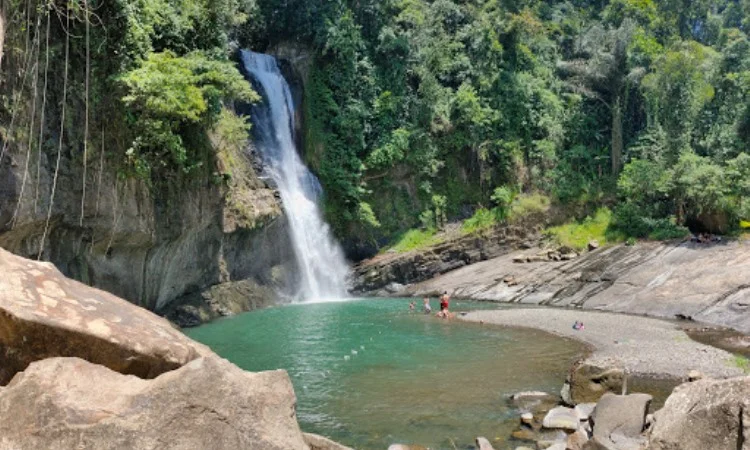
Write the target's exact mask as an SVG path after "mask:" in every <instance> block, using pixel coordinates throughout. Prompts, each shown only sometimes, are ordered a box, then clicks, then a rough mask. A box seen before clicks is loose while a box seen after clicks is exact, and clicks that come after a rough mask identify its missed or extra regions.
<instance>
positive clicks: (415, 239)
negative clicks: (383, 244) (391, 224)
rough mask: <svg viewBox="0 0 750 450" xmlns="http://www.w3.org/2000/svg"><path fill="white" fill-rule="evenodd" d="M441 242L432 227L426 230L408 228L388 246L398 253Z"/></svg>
mask: <svg viewBox="0 0 750 450" xmlns="http://www.w3.org/2000/svg"><path fill="white" fill-rule="evenodd" d="M441 242H442V238H440V237H438V236H436V231H435V229H434V228H429V229H426V230H414V229H413V230H409V231H407V232H406V233H404V234H402V235H401V237H400V238H399V239H398V242H396V244H395V245H394V246H392V247H391V248H390V250H394V251H396V252H398V253H403V252H408V251H412V250H417V249H420V248H425V247H429V246H431V245H436V244H439V243H441Z"/></svg>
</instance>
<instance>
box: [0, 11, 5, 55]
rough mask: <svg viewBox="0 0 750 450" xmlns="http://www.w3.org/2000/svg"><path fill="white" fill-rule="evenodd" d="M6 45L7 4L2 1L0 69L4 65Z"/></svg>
mask: <svg viewBox="0 0 750 450" xmlns="http://www.w3.org/2000/svg"><path fill="white" fill-rule="evenodd" d="M4 45H5V2H2V1H0V67H2V63H3V46H4Z"/></svg>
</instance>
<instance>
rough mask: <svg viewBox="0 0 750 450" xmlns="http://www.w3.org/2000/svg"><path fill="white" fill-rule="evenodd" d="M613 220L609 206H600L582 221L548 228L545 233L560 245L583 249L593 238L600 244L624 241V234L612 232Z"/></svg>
mask: <svg viewBox="0 0 750 450" xmlns="http://www.w3.org/2000/svg"><path fill="white" fill-rule="evenodd" d="M611 222H612V211H610V209H609V208H600V209H598V210H597V211H596V213H595V214H594V216H593V217H591V216H589V217H586V218H585V219H584V220H582V221H580V222H571V223H568V224H565V225H560V226H557V227H552V228H548V229H547V230H546V231H545V234H546V235H547V236H550V237H551V238H552V239H554V240H555V242H557V243H558V244H559V245H563V246H566V247H570V248H573V249H576V250H583V249H585V248H586V246H587V245H588V243H589V242H590V241H592V240H596V241H598V242H599V244H600V245H604V244H607V243H612V242H619V241H622V240H623V239H624V238H623V236H621V235H619V234H617V233H612V232H611V230H610V224H611Z"/></svg>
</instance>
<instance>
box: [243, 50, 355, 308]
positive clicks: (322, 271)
mask: <svg viewBox="0 0 750 450" xmlns="http://www.w3.org/2000/svg"><path fill="white" fill-rule="evenodd" d="M241 55H242V62H243V64H244V67H245V70H246V71H247V72H248V73H249V74H250V76H251V77H252V79H253V81H254V85H255V88H256V90H258V93H259V94H261V95H262V97H263V100H262V102H263V103H262V104H260V105H256V106H255V108H253V127H254V132H255V135H256V144H257V146H258V149H259V150H260V152H261V154H262V155H263V159H264V162H265V163H266V166H267V171H268V174H269V175H270V176H271V178H272V179H273V180H274V182H275V183H276V186H277V187H278V190H279V193H280V194H281V202H282V205H283V208H284V212H285V213H286V217H287V220H288V221H289V234H290V239H291V243H292V247H293V249H294V254H295V257H296V260H297V265H298V267H299V271H300V281H301V284H300V291H299V293H298V295H297V297H298V298H299V299H304V300H306V301H335V300H339V299H343V298H345V297H346V276H347V273H348V270H349V269H348V265H347V263H346V259H345V258H344V254H343V252H342V250H341V247H340V246H339V244H338V243H337V242H336V240H335V239H334V238H333V235H332V233H331V231H330V228H329V226H328V224H326V223H325V221H324V220H323V217H322V215H321V212H320V208H319V205H318V199H319V197H320V193H321V188H320V184H319V183H318V180H317V179H316V178H315V176H314V175H313V174H312V173H311V172H310V170H309V169H308V168H307V167H306V166H305V165H304V164H303V163H302V160H301V158H300V157H299V155H298V153H297V149H296V147H295V143H294V136H293V130H294V102H293V101H292V94H291V91H290V89H289V85H288V84H287V82H286V80H285V79H284V77H283V76H282V74H281V71H280V70H279V66H278V64H277V62H276V59H275V58H273V57H272V56H270V55H264V54H260V53H254V52H250V51H247V50H243V51H242V53H241Z"/></svg>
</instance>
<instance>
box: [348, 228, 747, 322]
mask: <svg viewBox="0 0 750 450" xmlns="http://www.w3.org/2000/svg"><path fill="white" fill-rule="evenodd" d="M446 252H447V251H446ZM446 252H444V253H445V254H447V253H446ZM428 253H429V252H428ZM448 253H449V252H448ZM538 253H539V249H528V250H512V249H510V250H508V251H507V252H506V253H505V254H503V255H501V256H498V257H495V258H493V259H488V260H484V261H480V262H477V263H475V264H471V265H467V266H465V267H460V268H457V269H456V270H451V271H449V272H447V273H442V274H440V273H435V274H434V275H436V276H434V277H433V278H431V279H428V280H426V281H419V280H417V281H419V282H413V284H411V285H408V286H405V287H404V288H403V290H400V291H398V292H395V293H394V295H411V296H423V295H435V294H436V293H442V292H443V291H448V293H450V294H451V295H452V296H453V297H456V298H467V299H476V300H490V301H497V302H508V303H520V304H530V305H549V306H565V307H576V308H585V309H597V310H605V311H613V312H623V313H632V314H640V315H647V316H655V317H663V318H670V319H673V318H681V319H692V320H695V321H699V322H704V323H708V324H713V325H719V326H725V327H729V328H733V329H736V330H738V331H741V332H743V333H748V334H750V243H748V242H741V241H734V242H724V243H720V244H698V243H690V242H685V243H673V244H668V243H666V244H665V243H656V242H643V243H638V244H637V245H634V246H626V245H615V246H611V247H606V248H600V249H597V250H594V251H592V252H588V253H585V254H583V255H581V256H579V257H577V258H575V259H573V260H569V261H562V260H561V261H555V260H552V259H547V258H534V256H535V255H537V254H538ZM402 258H403V261H404V262H403V264H406V262H405V261H412V260H415V259H418V258H419V257H418V256H415V255H411V256H409V257H408V258H407V257H406V256H404V257H402ZM399 261H401V259H399ZM521 261H524V262H521ZM525 261H530V262H525ZM400 264H402V263H398V262H394V261H391V262H390V265H389V266H388V267H389V268H388V269H384V270H386V271H385V272H384V274H383V275H382V276H381V275H378V273H379V272H378V271H379V270H380V269H379V267H380V264H379V263H378V262H369V263H364V264H362V265H361V266H360V267H359V273H361V274H369V275H368V276H370V277H371V278H373V279H389V278H388V277H389V276H390V275H388V274H390V273H392V270H394V269H392V268H393V267H400ZM405 270H407V269H402V271H405ZM362 276H364V275H362ZM383 277H385V278H383ZM359 286H360V287H363V288H364V287H366V286H367V284H366V283H365V282H363V281H362V280H361V278H360V282H359Z"/></svg>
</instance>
